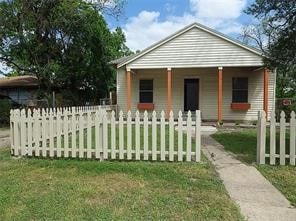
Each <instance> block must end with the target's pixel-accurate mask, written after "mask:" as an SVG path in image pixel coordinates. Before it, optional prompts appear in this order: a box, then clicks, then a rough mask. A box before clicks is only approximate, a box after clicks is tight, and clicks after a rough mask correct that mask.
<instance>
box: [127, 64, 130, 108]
mask: <svg viewBox="0 0 296 221" xmlns="http://www.w3.org/2000/svg"><path fill="white" fill-rule="evenodd" d="M126 82H127V90H126V91H127V94H126V95H127V96H126V98H127V101H126V105H127V111H130V110H131V71H130V70H129V69H127V70H126Z"/></svg>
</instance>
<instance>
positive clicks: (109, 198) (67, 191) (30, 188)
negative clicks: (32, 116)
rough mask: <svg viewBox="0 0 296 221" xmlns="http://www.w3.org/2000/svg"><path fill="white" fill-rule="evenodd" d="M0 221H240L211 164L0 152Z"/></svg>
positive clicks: (240, 218)
mask: <svg viewBox="0 0 296 221" xmlns="http://www.w3.org/2000/svg"><path fill="white" fill-rule="evenodd" d="M0 220H242V217H241V215H240V213H239V209H238V208H237V207H236V206H235V205H234V204H233V202H232V201H231V200H230V198H229V196H228V195H227V193H226V190H225V188H224V186H223V184H222V182H221V180H220V179H219V177H218V176H217V174H216V172H215V171H214V168H213V167H212V165H211V164H210V163H209V162H208V161H206V160H205V159H204V158H203V163H202V164H196V163H156V162H154V163H151V162H117V161H112V162H110V161H105V162H97V161H86V160H64V159H60V160H46V159H32V158H31V159H27V158H22V159H13V158H11V156H10V152H9V149H8V148H6V149H2V150H0Z"/></svg>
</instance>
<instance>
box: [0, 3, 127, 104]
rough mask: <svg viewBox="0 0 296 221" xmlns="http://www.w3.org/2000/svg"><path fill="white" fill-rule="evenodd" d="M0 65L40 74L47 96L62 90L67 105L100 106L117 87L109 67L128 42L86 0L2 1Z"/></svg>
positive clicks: (23, 72)
mask: <svg viewBox="0 0 296 221" xmlns="http://www.w3.org/2000/svg"><path fill="white" fill-rule="evenodd" d="M0 27H1V29H0V44H1V45H0V60H1V61H3V62H5V63H6V64H7V65H8V66H10V67H12V68H13V69H14V70H16V71H17V72H18V73H20V74H33V75H36V76H37V77H38V78H39V79H40V81H41V86H42V87H41V88H42V91H41V93H40V94H42V96H47V97H50V94H51V91H52V90H53V89H59V90H60V92H61V93H62V94H63V97H64V98H66V101H65V103H64V104H65V105H66V104H67V105H74V104H83V103H84V102H86V101H88V102H97V101H98V100H99V98H100V97H104V96H105V95H106V94H107V91H108V89H109V86H110V85H113V82H114V70H112V67H111V66H110V65H109V64H108V62H109V61H110V60H112V59H114V58H116V57H117V56H118V55H117V54H116V53H115V51H116V50H117V48H118V47H123V45H124V41H125V38H122V36H121V38H120V37H118V34H116V33H111V32H110V30H109V29H108V27H107V25H106V22H105V20H104V18H103V17H102V15H101V13H100V12H99V11H98V10H97V8H96V7H94V4H91V3H88V2H86V1H82V0H6V1H1V2H0Z"/></svg>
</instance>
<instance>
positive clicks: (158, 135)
mask: <svg viewBox="0 0 296 221" xmlns="http://www.w3.org/2000/svg"><path fill="white" fill-rule="evenodd" d="M131 129H132V133H131V134H132V136H131V143H132V145H131V146H132V150H135V146H136V145H135V138H136V136H135V126H134V125H132V128H131ZM90 130H91V144H90V146H91V149H95V148H96V147H97V145H96V139H95V138H96V131H95V128H94V127H92V128H90ZM87 135H88V130H87V129H84V130H83V140H82V141H80V138H79V132H76V146H77V147H78V146H79V143H80V142H82V143H83V147H84V149H86V148H87V145H88V141H87ZM68 138H69V139H68V148H69V149H70V150H71V148H72V133H69V136H68ZM147 138H148V151H151V150H152V127H151V126H149V127H148V133H147ZM61 142H62V143H61V147H62V148H64V147H65V146H66V144H65V136H64V135H62V136H61ZM107 143H108V149H111V127H110V126H109V127H108V142H107ZM115 143H116V145H115V146H116V150H118V149H119V128H118V126H117V127H116V128H115ZM182 143H183V149H182V150H183V151H186V150H187V135H186V134H185V133H183V134H182ZM46 145H47V147H49V146H50V144H49V142H47V144H46ZM195 145H196V142H195V139H194V136H192V138H191V152H194V151H195ZM123 146H124V149H126V148H127V127H126V126H125V127H123ZM33 147H35V143H34V144H33ZM56 147H57V138H54V148H56ZM160 147H161V132H160V126H159V125H158V126H157V133H156V150H157V151H160V149H161V148H160ZM143 149H144V128H143V126H141V127H140V150H141V151H142V150H143ZM165 150H166V151H168V150H169V128H168V126H166V128H165ZM174 150H175V151H177V150H178V131H176V130H174ZM110 155H111V153H109V157H110ZM117 155H119V154H117ZM125 157H126V154H125ZM151 158H152V156H151V155H150V156H149V159H151ZM158 158H160V155H159V156H158ZM175 158H177V156H175ZM132 159H135V154H132ZM184 159H185V156H184Z"/></svg>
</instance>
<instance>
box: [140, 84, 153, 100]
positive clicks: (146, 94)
mask: <svg viewBox="0 0 296 221" xmlns="http://www.w3.org/2000/svg"><path fill="white" fill-rule="evenodd" d="M139 91H140V96H139V97H140V103H153V80H140V89H139Z"/></svg>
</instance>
